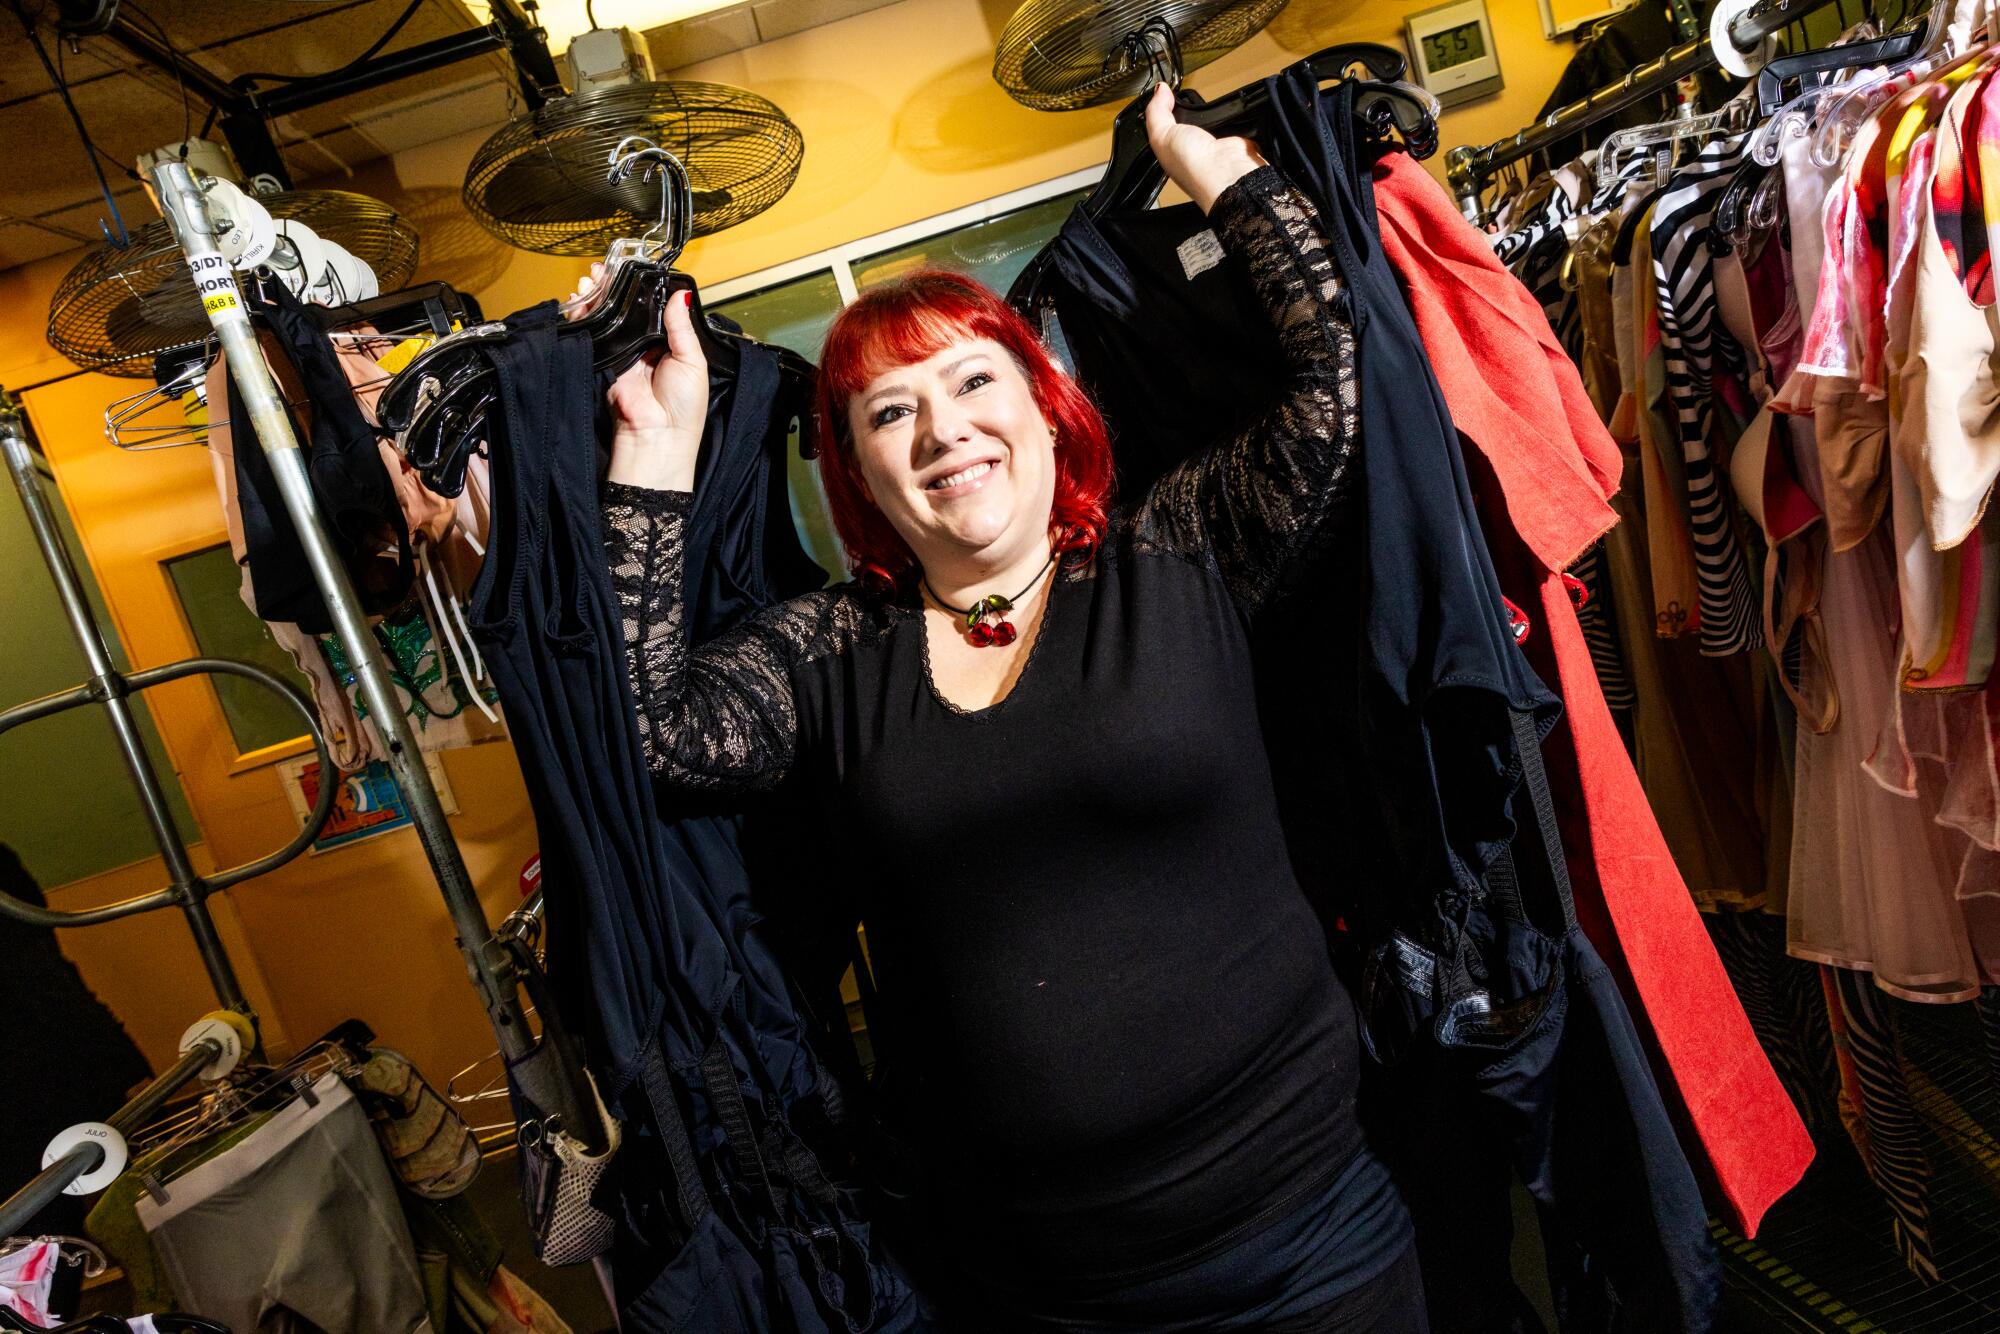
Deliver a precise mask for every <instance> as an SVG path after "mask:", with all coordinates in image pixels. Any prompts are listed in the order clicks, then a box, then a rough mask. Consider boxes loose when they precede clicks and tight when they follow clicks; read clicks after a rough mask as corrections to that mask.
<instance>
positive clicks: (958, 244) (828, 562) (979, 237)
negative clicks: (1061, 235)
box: [702, 167, 1103, 579]
mask: <svg viewBox="0 0 2000 1334" xmlns="http://www.w3.org/2000/svg"><path fill="white" fill-rule="evenodd" d="M1102 173H1103V168H1101V167H1092V168H1089V169H1087V170H1085V171H1080V172H1072V173H1071V174H1070V175H1068V176H1064V177H1062V178H1060V179H1058V180H1054V181H1048V182H1045V183H1043V184H1041V185H1036V186H1030V187H1028V188H1027V189H1025V190H1016V191H1013V192H1012V193H1010V194H1005V195H1001V196H1000V197H998V198H996V199H989V200H986V201H985V202H983V203H979V204H973V205H970V206H969V207H966V208H962V209H956V210H954V211H952V212H950V213H945V214H941V215H939V216H938V217H935V218H927V219H925V220H924V221H922V222H914V223H911V224H910V225H909V226H907V227H898V228H896V229H895V230H894V231H891V232H884V233H882V234H881V235H879V236H869V237H863V238H862V239H861V240H859V241H850V242H848V243H847V244H846V245H843V246H837V247H835V248H834V249H832V250H826V251H822V252H821V253H819V254H817V255H807V256H805V257H804V258H801V259H796V260H793V261H791V262H790V263H788V264H781V265H779V266H777V267H776V268H772V269H766V270H764V271H763V272H762V273H752V274H747V275H745V276H744V277H741V278H734V279H731V280H730V281H729V282H726V283H714V284H710V285H707V286H704V287H703V288H702V296H703V299H704V304H705V306H706V307H707V309H709V310H711V311H713V312H715V313H716V314H718V315H726V316H728V317H729V318H730V319H732V320H734V321H736V323H737V324H738V325H739V326H741V328H742V329H743V332H744V333H746V334H749V335H750V336H751V337H752V338H756V339H760V340H761V341H763V342H766V343H773V344H776V345H777V346H779V347H788V348H791V349H792V350H793V351H794V352H798V353H801V354H803V355H804V356H807V357H809V358H811V359H812V360H814V361H818V360H819V355H820V351H821V350H822V349H823V348H824V347H825V346H826V331H827V330H828V329H829V328H830V327H831V326H832V324H833V319H834V316H836V315H838V314H839V313H840V309H841V307H842V306H844V305H846V304H847V303H848V302H849V301H852V300H853V299H854V298H855V297H856V296H858V295H859V294H860V293H861V292H863V291H865V290H866V289H868V288H870V287H875V286H879V285H880V284H882V283H886V282H892V281H894V280H895V279H896V278H898V277H900V276H901V275H902V274H905V273H908V272H910V271H911V270H913V269H919V268H939V269H951V270H953V271H955V272H958V273H965V274H970V275H971V276H972V277H974V278H977V279H979V280H980V281H981V282H983V283H985V284H986V285H987V286H988V287H991V288H992V289H993V290H995V291H997V292H1001V293H1003V294H1004V293H1005V292H1006V290H1007V288H1008V287H1009V286H1010V285H1011V284H1012V283H1013V281H1014V279H1015V277H1016V276H1018V275H1019V274H1020V272H1021V270H1022V269H1023V268H1025V267H1027V263H1028V261H1029V260H1030V259H1032V258H1033V257H1034V255H1035V252H1036V251H1038V250H1040V249H1041V248H1042V246H1043V245H1044V244H1046V243H1047V242H1048V240H1049V238H1051V237H1053V236H1054V235H1055V234H1056V231H1057V229H1058V228H1060V227H1061V226H1062V222H1063V219H1064V218H1066V217H1068V216H1069V212H1070V210H1071V209H1072V208H1074V207H1075V206H1076V203H1077V201H1078V200H1080V199H1082V198H1083V197H1084V196H1085V195H1086V194H1088V193H1089V191H1090V186H1091V184H1092V183H1093V182H1095V181H1096V179H1097V178H1098V176H1100V175H1101V174H1102ZM1058 351H1059V353H1060V349H1058ZM792 443H793V448H792V450H791V454H790V465H789V469H788V471H789V481H790V483H791V498H792V524H793V526H794V527H796V528H797V529H798V532H799V541H800V542H801V543H802V544H803V545H804V546H805V549H806V552H807V553H808V554H809V555H811V556H812V558H813V559H814V560H815V561H817V562H819V565H820V567H821V568H822V569H824V570H826V571H827V572H828V574H829V575H831V576H832V577H834V578H835V579H838V578H840V577H841V576H842V575H843V573H844V572H845V571H846V569H847V562H846V560H845V558H844V557H843V555H842V553H841V548H840V540H839V539H838V538H837V537H835V536H834V532H833V523H832V521H831V520H830V519H829V518H828V517H827V512H826V495H825V493H824V492H823V491H822V490H821V489H820V484H819V470H818V469H817V468H815V467H813V466H812V465H811V464H810V463H808V462H806V461H805V460H804V459H802V458H800V457H799V452H798V448H797V444H798V442H797V441H796V440H794V441H793V442H792Z"/></svg>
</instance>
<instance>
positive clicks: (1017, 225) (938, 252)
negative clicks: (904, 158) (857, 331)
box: [854, 190, 1090, 296]
mask: <svg viewBox="0 0 2000 1334" xmlns="http://www.w3.org/2000/svg"><path fill="white" fill-rule="evenodd" d="M1089 193H1090V191H1089V190H1071V191H1066V192H1065V193H1063V194H1060V195H1057V196H1055V197H1054V198H1053V199H1045V200H1043V201H1042V202H1040V203H1038V204H1029V205H1028V206H1026V207H1025V208H1018V209H1015V210H1014V211H1013V212H1011V213H1003V214H1001V215H1000V216H999V217H995V218H986V219H984V220H982V221H979V222H974V223H968V224H967V225H965V226H963V227H955V228H953V229H952V230H950V231H948V232H940V233H938V234H937V235H935V236H927V237H924V238H922V239H920V240H916V241H911V242H909V243H907V244H905V245H900V246H897V247H896V248H895V249H893V250H884V251H881V252H880V253H878V254H875V255H871V256H869V257H868V258H866V259H862V260H857V261H856V262H855V264H854V285H855V286H856V287H858V288H860V289H861V290H862V291H864V292H865V291H867V290H868V289H869V288H871V287H878V286H880V285H881V284H883V283H887V282H893V281H895V280H896V279H897V278H900V277H902V276H903V275H904V274H906V273H909V272H911V271H912V270H915V269H925V268H929V269H950V270H952V271H953V272H955V273H964V274H969V275H971V276H972V277H974V278H977V279H979V281H980V282H982V283H985V284H986V285H987V286H988V287H990V288H992V289H993V290H994V291H996V292H999V293H1000V294H1001V295H1003V296H1004V295H1006V292H1007V289H1008V288H1009V287H1011V286H1012V285H1013V283H1014V279H1015V278H1017V277H1019V276H1020V273H1021V270H1022V269H1025V268H1026V267H1028V261H1029V260H1031V259H1033V258H1034V257H1035V252H1036V251H1038V250H1040V249H1041V248H1042V247H1043V246H1044V245H1045V244H1047V243H1048V240H1049V238H1050V237H1052V236H1054V235H1055V234H1056V232H1057V231H1058V230H1060V229H1061V227H1062V224H1063V219H1064V218H1066V217H1068V216H1069V213H1070V210H1071V209H1073V208H1075V207H1076V205H1077V202H1078V201H1079V200H1081V199H1082V198H1083V197H1084V196H1085V195H1087V194H1089Z"/></svg>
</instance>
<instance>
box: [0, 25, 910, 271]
mask: <svg viewBox="0 0 2000 1334" xmlns="http://www.w3.org/2000/svg"><path fill="white" fill-rule="evenodd" d="M16 2H17V0H5V3H0V144H6V145H9V146H26V147H28V148H29V149H30V152H29V153H28V154H27V155H26V160H27V161H30V162H32V164H33V166H32V170H26V171H23V170H18V169H17V170H16V171H14V172H13V173H12V179H11V180H10V181H9V182H8V184H7V188H6V190H5V191H4V192H0V269H5V268H9V267H12V266H14V265H17V264H24V263H27V262H28V261H30V260H35V259H40V258H43V257H44V256H47V255H53V254H58V253H61V252H63V251H66V250H74V249H76V248H77V247H78V246H81V245H85V244H88V243H91V242H95V241H97V240H99V239H100V233H99V230H98V228H99V222H100V220H101V219H105V218H107V217H108V210H107V209H106V208H105V205H104V201H103V198H102V196H101V194H100V193H99V190H98V185H97V179H96V177H95V176H94V175H93V174H92V171H91V167H90V161H89V158H88V157H87V155H86V154H85V151H84V148H83V145H82V144H81V143H80V142H79V140H78V138H77V133H76V129H75V126H74V124H73V123H72V122H71V120H70V117H69V113H68V112H67V111H65V110H64V108H63V105H62V102H61V100H60V99H59V98H58V96H57V95H56V91H55V87H54V84H53V83H52V81H51V80H50V78H49V77H48V74H47V72H46V71H45V70H44V69H43V66H42V63H41V61H40V59H39V58H38V57H37V56H36V54H35V52H34V49H33V47H32V46H30V44H29V42H28V40H27V37H26V36H25V35H24V33H23V30H22V25H21V22H20V20H19V18H17V17H16V14H15V12H14V5H15V3H16ZM889 2H890V0H742V2H741V3H736V4H732V5H730V6H728V7H727V8H725V9H723V10H721V11H718V12H715V13H711V14H707V15H704V16H702V17H700V18H696V19H693V20H689V21H687V22H683V23H677V24H672V25H668V26H664V27H659V28H655V29H652V30H650V31H648V32H647V33H646V37H647V40H648V43H649V45H650V46H651V48H652V52H653V59H654V63H655V65H656V66H657V67H658V68H659V69H660V70H661V71H662V72H664V71H666V70H670V69H673V68H676V67H678V66H681V65H686V64H688V63H690V62H692V61H694V60H701V59H706V58H709V57H711V56H714V55H719V54H722V53H724V52H726V51H733V50H740V49H742V48H743V47H746V46H750V45H754V44H756V43H757V42H760V41H768V40H772V39H775V38H777V37H779V36H783V35H785V34H788V33H791V32H796V31H799V30H800V29H802V28H807V27H813V26H817V25H818V24H821V23H826V22H831V21H833V20H834V19H838V18H843V17H846V16H847V15H849V14H855V13H859V12H861V11H863V10H867V9H873V8H876V7H877V6H879V5H882V4H886V3H889ZM18 3H19V4H20V7H21V8H22V9H23V10H25V11H26V12H27V14H28V15H29V16H30V18H34V17H35V16H36V15H38V14H43V13H53V10H54V4H53V0H18ZM408 3H409V0H144V2H143V6H136V5H134V4H132V3H131V0H125V3H124V4H123V6H122V11H123V12H124V13H125V14H127V15H128V16H131V17H133V18H135V19H136V21H137V23H138V24H139V25H140V26H148V25H147V24H146V20H147V18H151V19H153V20H155V22H156V25H157V27H158V29H160V30H162V31H163V32H164V34H165V36H166V38H167V41H168V43H169V44H170V45H171V46H172V48H173V49H174V50H175V51H177V52H178V53H179V54H180V55H181V56H183V57H184V58H186V59H188V60H190V61H193V62H196V63H199V64H200V65H202V66H204V67H206V68H207V69H208V70H209V71H210V72H211V73H213V74H215V75H217V76H218V77H220V78H221V79H223V80H224V81H229V80H232V79H235V78H236V77H238V76H240V75H243V74H247V73H252V72H257V73H266V74H315V73H322V72H325V71H328V70H332V69H336V68H338V67H339V66H341V65H343V64H345V63H347V62H348V61H350V60H352V59H354V58H355V57H356V56H358V55H360V54H361V53H362V52H363V51H364V50H366V49H367V47H368V46H369V45H370V44H371V43H372V42H374V41H375V39H376V38H377V37H379V36H380V35H381V34H382V33H383V32H384V31H386V30H387V29H388V27H389V26H390V24H391V23H393V22H394V21H395V19H396V17H397V16H398V15H399V14H401V13H402V12H403V10H404V9H405V7H406V6H407V4H408ZM478 8H479V9H480V10H482V11H483V10H484V8H485V6H484V5H479V6H478ZM482 20H483V13H482V14H481V17H480V18H475V17H474V16H473V13H472V11H471V10H469V9H468V8H467V6H466V5H465V4H463V3H461V0H420V3H419V4H418V6H417V9H416V12H415V13H414V15H413V16H412V17H411V19H410V20H409V22H408V23H406V24H405V25H404V26H403V28H402V30H401V31H400V32H398V33H397V34H396V36H395V37H394V38H393V39H392V40H391V41H390V42H389V43H388V45H386V46H385V47H384V48H383V52H384V53H385V54H386V53H390V52H395V51H400V50H402V49H403V48H405V47H409V46H414V45H417V44H419V43H422V42H427V41H431V40H434V39H436V38H439V37H444V36H447V35H449V34H452V33H456V32H463V31H466V30H467V29H470V28H473V27H476V26H479V24H480V22H481V21H482ZM607 21H608V20H607ZM38 29H39V35H40V37H41V40H42V44H43V46H44V48H45V49H46V50H47V51H48V54H49V58H50V59H51V60H52V61H53V60H58V59H59V60H60V65H59V66H58V68H59V72H60V73H61V75H62V76H63V78H64V79H65V81H66V82H67V84H68V86H69V90H70V96H71V97H72V98H73V99H74V101H75V103H76V109H77V111H78V112H79V113H80V114H81V116H82V118H83V123H84V127H85V128H86V129H87V130H88V131H89V133H90V137H91V139H92V141H93V142H95V143H96V145H97V147H98V149H99V150H100V155H101V161H102V164H103V169H104V174H105V177H106V179H107V181H108V182H109V184H110V186H111V189H112V194H113V197H114V198H115V199H116V200H117V203H118V207H119V210H120V211H121V212H122V214H123V216H124V219H125V222H126V224H127V225H128V226H130V227H136V226H138V225H140V224H142V223H145V222H149V221H151V220H152V219H153V218H154V216H155V214H154V210H153V207H152V205H151V204H150V203H149V202H148V201H147V199H146V197H145V194H144V192H143V191H142V190H141V188H140V186H139V183H138V182H137V180H135V179H133V177H132V176H131V175H130V174H129V173H131V171H132V168H133V163H134V160H135V159H136V158H137V157H138V155H139V154H140V153H142V152H146V151H148V150H150V149H154V148H158V147H161V146H163V145H165V144H168V143H172V142H175V141H177V140H179V139H181V138H183V137H184V133H192V134H199V133H200V132H201V129H202V124H203V122H204V121H205V120H206V118H207V116H208V107H207V105H206V104H205V103H204V102H203V101H202V100H201V99H200V98H199V97H194V96H190V97H188V98H187V99H185V101H184V100H183V98H182V95H181V92H180V89H179V86H178V84H177V82H176V80H175V77H174V75H173V73H172V71H170V70H165V69H159V68H156V67H154V66H152V65H149V64H147V63H145V62H144V61H142V60H140V59H139V58H138V57H136V56H134V55H132V54H131V53H130V52H128V51H126V50H125V49H124V48H123V47H121V46H119V45H118V44H117V43H115V42H113V41H111V40H110V39H108V38H104V37H85V38H81V39H79V41H78V43H77V49H76V50H75V51H71V50H70V49H69V43H68V42H66V41H65V42H58V41H57V40H56V38H55V35H54V32H53V30H52V27H51V25H50V24H49V23H47V22H46V21H45V22H42V23H40V24H38ZM556 54H557V56H558V57H560V55H561V52H560V50H558V51H557V52H556ZM517 109H519V107H518V92H517V85H516V83H515V81H514V77H513V71H512V67H511V65H510V64H509V62H508V61H507V59H506V57H505V56H504V55H502V54H501V53H499V52H489V53H487V54H484V55H481V56H477V57H474V58H472V59H469V60H465V61H462V62H460V63H458V64H455V65H449V66H446V67H444V68H442V69H437V70H432V71H430V72H429V73H426V74H421V75H417V76H414V77H411V78H408V79H403V80H400V81H398V82H395V83H390V84H385V85H383V86H381V87H378V88H373V89H370V90H369V91H367V92H365V93H359V94H355V95H354V96H351V97H346V98H342V99H340V100H339V101H335V102H330V103H328V104H326V105H324V106H321V107H315V108H312V109H310V110H306V111H301V112H296V113H293V114H291V115H286V116H280V117H278V118H276V120H275V121H274V122H273V124H272V137H273V139H274V140H275V141H276V142H277V144H278V147H279V150H280V152H282V153H283V155H284V157H285V160H286V163H287V165H288V166H289V167H290V168H291V172H292V176H293V178H294V179H295V180H300V181H304V180H311V179H314V178H317V177H325V176H328V175H339V174H345V173H346V172H347V171H348V170H349V169H350V168H353V167H357V166H360V165H361V164H362V163H364V162H369V161H372V160H374V159H376V158H381V157H387V156H389V155H391V154H393V153H397V152H400V151H402V150H404V149H407V148H413V147H415V146H417V145H419V144H424V143H430V142H433V141H435V140H439V139H444V138H448V137H450V136H452V135H456V134H462V133H464V132H465V131H467V130H471V129H477V128H480V127H482V126H498V125H499V124H500V123H501V122H502V121H504V120H505V119H506V118H507V116H508V115H509V114H510V113H511V112H512V111H514V110H517ZM184 126H185V127H186V130H185V131H184V129H183V127H184ZM211 137H214V138H217V139H219V138H220V133H219V132H216V133H215V134H213V135H212V136H211ZM14 160H15V161H16V162H20V161H22V160H23V159H22V158H19V157H17V158H15V159H14Z"/></svg>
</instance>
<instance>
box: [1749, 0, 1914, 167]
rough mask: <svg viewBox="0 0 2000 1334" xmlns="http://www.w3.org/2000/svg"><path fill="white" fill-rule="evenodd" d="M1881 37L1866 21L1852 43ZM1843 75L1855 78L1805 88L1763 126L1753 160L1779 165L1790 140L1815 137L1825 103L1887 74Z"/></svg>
mask: <svg viewBox="0 0 2000 1334" xmlns="http://www.w3.org/2000/svg"><path fill="white" fill-rule="evenodd" d="M1879 35H1880V34H1879V33H1878V31H1877V29H1876V27H1875V23H1874V20H1872V19H1868V20H1863V21H1862V22H1861V23H1859V24H1857V25H1856V26H1855V27H1854V28H1853V29H1852V30H1851V37H1852V40H1853V41H1856V42H1866V41H1872V40H1874V39H1875V38H1876V37H1877V36H1879ZM1843 72H1844V73H1848V74H1851V75H1853V76H1854V78H1851V79H1845V80H1841V81H1839V82H1834V81H1831V80H1829V81H1827V82H1822V83H1816V84H1813V85H1812V86H1811V87H1808V88H1801V89H1800V90H1799V91H1798V93H1797V94H1796V95H1795V96H1793V97H1792V99H1791V100H1790V101H1788V102H1786V103H1785V105H1784V106H1783V107H1781V108H1779V110H1778V113H1777V114H1776V115H1775V116H1772V117H1771V118H1770V119H1769V120H1767V121H1765V122H1764V123H1763V124H1762V125H1759V126H1758V127H1757V129H1756V131H1755V132H1754V133H1753V134H1752V135H1751V136H1750V156H1751V158H1752V160H1754V161H1756V162H1758V163H1760V164H1761V165H1763V166H1766V167H1769V166H1773V165H1775V164H1776V163H1777V161H1778V158H1779V156H1780V154H1781V153H1782V152H1783V151H1784V147H1783V145H1784V141H1785V140H1786V139H1796V138H1800V137H1803V136H1805V135H1809V134H1811V133H1812V130H1813V110H1814V108H1815V107H1817V106H1818V105H1819V103H1820V102H1821V100H1822V99H1825V98H1827V97H1830V96H1833V95H1835V94H1838V93H1842V92H1848V91H1852V90H1853V88H1855V87H1856V86H1858V82H1873V81H1874V80H1875V79H1877V78H1881V77H1883V76H1884V74H1886V71H1866V70H1848V71H1843Z"/></svg>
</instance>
